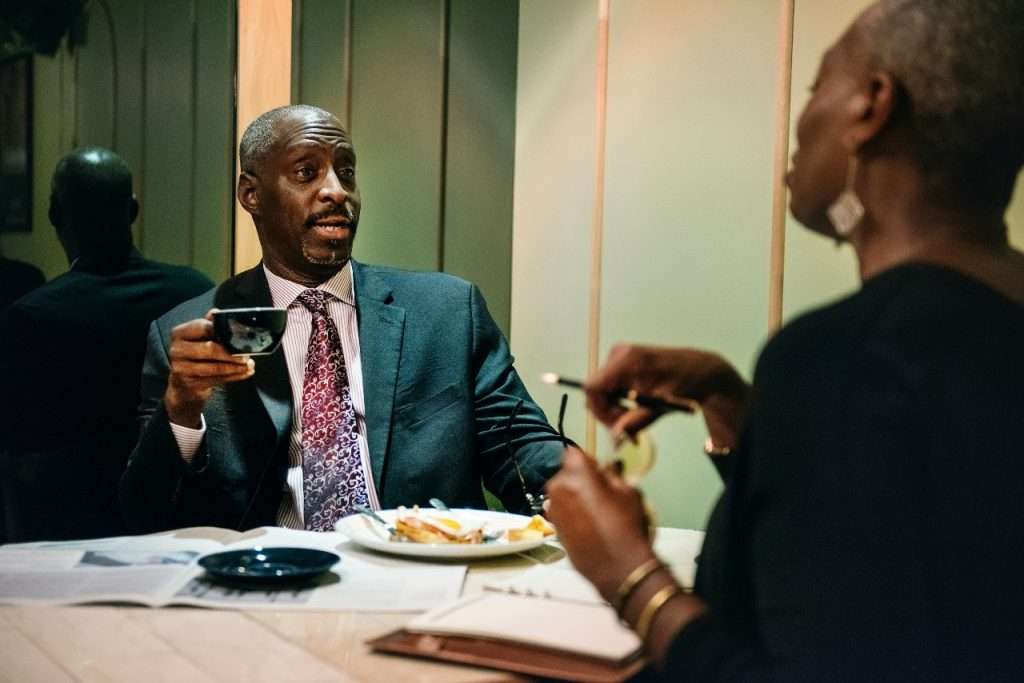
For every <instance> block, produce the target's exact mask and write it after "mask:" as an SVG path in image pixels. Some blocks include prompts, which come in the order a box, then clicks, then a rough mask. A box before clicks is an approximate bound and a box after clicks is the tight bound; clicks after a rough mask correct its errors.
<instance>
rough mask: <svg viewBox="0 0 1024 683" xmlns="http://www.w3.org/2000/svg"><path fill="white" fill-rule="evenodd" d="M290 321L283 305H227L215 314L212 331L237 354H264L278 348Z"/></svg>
mask: <svg viewBox="0 0 1024 683" xmlns="http://www.w3.org/2000/svg"><path fill="white" fill-rule="evenodd" d="M287 323H288V311H287V310H286V309H284V308H225V309H223V310H220V311H216V312H214V314H213V333H214V335H215V336H216V337H217V341H219V342H220V343H221V344H223V345H224V347H225V348H226V349H227V350H228V351H229V352H231V353H232V354H233V355H235V356H265V355H267V354H270V353H273V352H274V351H276V350H277V347H278V346H279V345H280V344H281V339H282V338H283V337H284V328H285V325H287Z"/></svg>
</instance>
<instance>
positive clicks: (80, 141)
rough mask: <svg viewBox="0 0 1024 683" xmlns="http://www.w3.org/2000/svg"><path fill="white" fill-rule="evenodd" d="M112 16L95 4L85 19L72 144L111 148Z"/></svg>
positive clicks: (114, 119) (113, 124)
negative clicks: (82, 85)
mask: <svg viewBox="0 0 1024 683" xmlns="http://www.w3.org/2000/svg"><path fill="white" fill-rule="evenodd" d="M112 22H113V17H112V16H110V15H108V14H106V13H105V12H103V11H102V5H96V7H95V9H94V11H92V12H89V14H88V15H87V21H86V22H85V32H84V42H83V44H82V45H81V46H80V47H79V48H78V49H77V59H76V60H75V62H76V67H75V68H76V73H75V81H76V82H77V83H88V84H89V87H87V88H78V91H77V95H78V96H77V98H76V101H75V123H76V133H77V135H76V137H75V146H76V147H84V146H87V145H99V146H100V147H106V148H108V149H112V148H114V146H115V143H116V127H117V117H116V109H117V94H118V93H117V85H118V84H117V79H116V75H117V63H116V62H115V56H116V54H117V46H116V34H115V31H114V25H113V23H112Z"/></svg>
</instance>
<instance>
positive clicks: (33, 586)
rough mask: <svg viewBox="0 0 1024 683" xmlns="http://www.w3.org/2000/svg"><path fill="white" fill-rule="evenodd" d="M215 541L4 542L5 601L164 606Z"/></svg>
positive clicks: (1, 596)
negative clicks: (198, 559)
mask: <svg viewBox="0 0 1024 683" xmlns="http://www.w3.org/2000/svg"><path fill="white" fill-rule="evenodd" d="M222 547H223V546H222V545H221V544H220V543H218V542H216V541H212V540H207V539H201V538H175V537H172V536H124V537H116V538H100V539H90V540H85V541H67V542H43V543H24V544H17V545H6V546H0V603H5V604H12V605H22V604H47V605H67V604H77V603H90V602H127V603H137V604H142V605H162V604H165V603H166V601H167V600H168V599H169V598H170V597H171V596H172V595H173V594H174V593H175V592H177V590H178V589H179V588H180V587H181V586H182V585H184V584H186V583H187V582H188V581H189V580H190V579H191V578H192V577H193V576H195V575H196V574H199V573H201V570H200V569H199V567H198V566H197V565H196V559H197V558H198V557H200V556H201V555H203V554H204V553H207V552H211V551H214V550H217V549H219V548H222Z"/></svg>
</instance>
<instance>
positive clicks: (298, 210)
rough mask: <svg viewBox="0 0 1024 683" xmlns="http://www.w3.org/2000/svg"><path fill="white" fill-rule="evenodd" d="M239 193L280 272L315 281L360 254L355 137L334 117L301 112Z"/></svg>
mask: <svg viewBox="0 0 1024 683" xmlns="http://www.w3.org/2000/svg"><path fill="white" fill-rule="evenodd" d="M275 132H276V136H275V137H276V139H277V143H276V144H275V146H274V147H273V148H272V149H271V150H270V151H269V152H268V153H267V154H266V156H265V158H264V160H263V163H262V164H261V165H260V167H259V169H257V173H258V176H257V177H255V178H254V179H253V180H252V183H251V190H250V189H247V187H246V183H245V180H244V178H243V180H242V181H240V182H239V200H240V201H241V202H242V205H243V206H245V208H246V209H247V210H248V211H249V212H250V213H251V214H252V216H253V220H254V222H255V223H256V228H257V232H258V233H259V238H260V245H261V246H262V247H263V261H264V263H265V264H266V266H267V268H269V269H270V271H271V272H273V273H274V274H276V275H280V276H282V277H284V278H287V279H289V280H292V281H295V282H299V283H302V284H306V285H310V286H315V285H317V284H319V283H321V282H323V281H325V280H327V279H329V278H330V277H331V276H332V275H334V274H335V273H337V272H338V271H339V270H340V269H341V268H342V267H343V266H344V265H345V263H346V262H347V261H348V260H349V258H350V257H351V256H352V242H353V240H354V239H355V234H356V226H357V224H358V223H359V209H360V201H359V190H358V189H357V187H356V157H355V151H354V150H353V148H352V142H351V140H350V139H349V137H348V134H347V133H346V132H345V130H344V129H343V128H342V127H341V124H340V123H339V122H338V121H337V119H335V118H334V117H324V116H322V115H319V114H316V113H314V112H303V111H298V112H294V113H292V114H291V115H289V116H287V117H286V118H284V119H282V120H280V121H279V122H278V123H277V126H276V127H275Z"/></svg>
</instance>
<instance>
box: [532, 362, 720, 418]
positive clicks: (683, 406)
mask: <svg viewBox="0 0 1024 683" xmlns="http://www.w3.org/2000/svg"><path fill="white" fill-rule="evenodd" d="M540 379H541V381H542V382H544V383H545V384H559V385H561V386H563V387H572V388H573V389H582V388H583V382H581V381H580V380H578V379H570V378H568V377H562V376H561V375H559V374H558V373H556V372H545V373H544V374H543V375H541V377H540ZM609 396H610V397H611V398H612V399H614V400H616V401H619V402H622V401H627V402H631V403H634V404H636V405H638V406H643V407H644V408H650V409H651V410H655V411H657V412H659V413H667V412H671V411H673V410H675V411H679V412H683V413H695V412H697V410H698V409H700V404H699V403H697V402H696V401H694V400H693V399H690V398H658V397H656V396H648V395H646V394H639V393H637V392H636V391H634V390H633V389H630V390H628V391H615V392H611V393H610V394H609Z"/></svg>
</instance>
